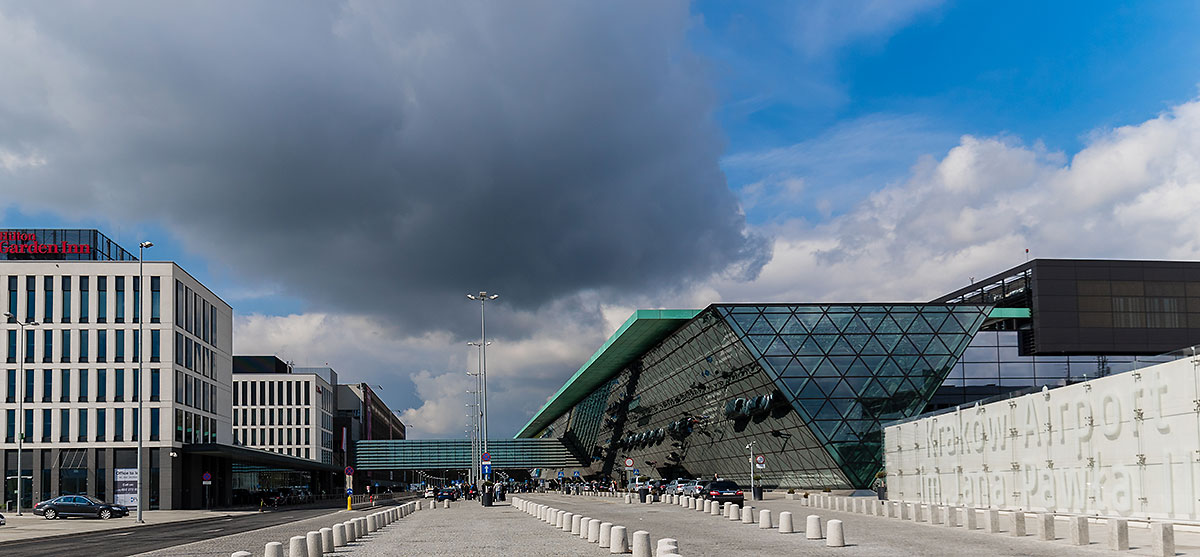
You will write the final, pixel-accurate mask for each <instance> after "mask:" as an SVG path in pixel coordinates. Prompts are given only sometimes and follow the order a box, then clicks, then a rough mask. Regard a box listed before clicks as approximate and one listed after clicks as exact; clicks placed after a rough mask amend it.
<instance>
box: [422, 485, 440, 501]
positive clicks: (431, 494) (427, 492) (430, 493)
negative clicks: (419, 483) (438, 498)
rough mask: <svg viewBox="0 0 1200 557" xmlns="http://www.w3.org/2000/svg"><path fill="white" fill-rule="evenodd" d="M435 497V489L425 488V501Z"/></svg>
mask: <svg viewBox="0 0 1200 557" xmlns="http://www.w3.org/2000/svg"><path fill="white" fill-rule="evenodd" d="M435 495H437V490H436V489H434V488H432V487H427V488H425V498H426V499H432V498H433V497H434V496H435Z"/></svg>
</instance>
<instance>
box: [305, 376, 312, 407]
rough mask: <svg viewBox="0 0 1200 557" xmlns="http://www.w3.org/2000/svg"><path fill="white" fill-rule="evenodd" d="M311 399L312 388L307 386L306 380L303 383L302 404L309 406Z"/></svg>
mask: <svg viewBox="0 0 1200 557" xmlns="http://www.w3.org/2000/svg"><path fill="white" fill-rule="evenodd" d="M311 400H312V389H309V388H308V382H307V381H306V382H305V383H304V405H305V406H311V405H312V402H311Z"/></svg>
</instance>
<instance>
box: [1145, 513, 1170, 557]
mask: <svg viewBox="0 0 1200 557" xmlns="http://www.w3.org/2000/svg"><path fill="white" fill-rule="evenodd" d="M1150 543H1151V545H1152V546H1153V548H1154V555H1156V556H1159V557H1174V556H1175V525H1174V524H1171V523H1170V522H1151V523H1150Z"/></svg>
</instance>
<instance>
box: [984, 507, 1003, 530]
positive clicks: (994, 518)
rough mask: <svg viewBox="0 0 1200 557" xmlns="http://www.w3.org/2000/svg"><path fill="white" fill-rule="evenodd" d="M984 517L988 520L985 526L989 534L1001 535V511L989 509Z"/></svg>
mask: <svg viewBox="0 0 1200 557" xmlns="http://www.w3.org/2000/svg"><path fill="white" fill-rule="evenodd" d="M983 515H984V517H986V518H987V524H986V525H985V526H984V528H985V529H987V533H989V534H999V533H1000V511H998V510H996V509H987V510H985V511H983Z"/></svg>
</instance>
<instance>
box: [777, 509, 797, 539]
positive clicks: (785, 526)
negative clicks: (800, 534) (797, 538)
mask: <svg viewBox="0 0 1200 557" xmlns="http://www.w3.org/2000/svg"><path fill="white" fill-rule="evenodd" d="M795 531H796V530H795V528H793V527H792V513H790V512H787V511H783V512H781V513H779V533H780V534H791V533H793V532H795Z"/></svg>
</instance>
